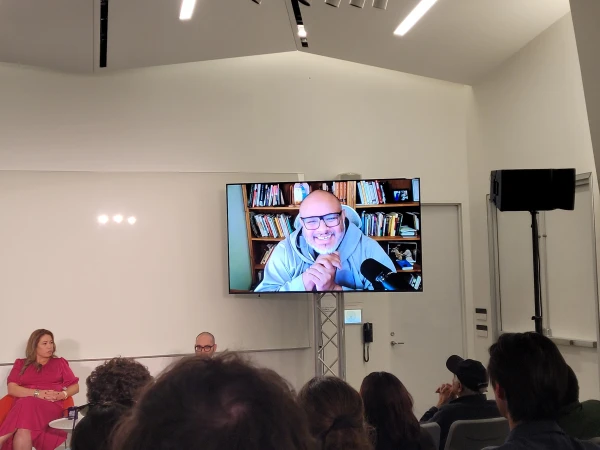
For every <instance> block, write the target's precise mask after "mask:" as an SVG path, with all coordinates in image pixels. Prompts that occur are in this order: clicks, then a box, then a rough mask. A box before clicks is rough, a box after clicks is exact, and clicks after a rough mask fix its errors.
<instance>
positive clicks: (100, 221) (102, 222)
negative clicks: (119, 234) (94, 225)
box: [98, 214, 108, 225]
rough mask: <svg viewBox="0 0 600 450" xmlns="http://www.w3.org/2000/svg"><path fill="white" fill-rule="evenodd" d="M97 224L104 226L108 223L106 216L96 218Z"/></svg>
mask: <svg viewBox="0 0 600 450" xmlns="http://www.w3.org/2000/svg"><path fill="white" fill-rule="evenodd" d="M98 223H99V224H101V225H106V224H107V223H108V216H107V215H106V214H102V215H101V216H98Z"/></svg>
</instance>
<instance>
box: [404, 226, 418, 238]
mask: <svg viewBox="0 0 600 450" xmlns="http://www.w3.org/2000/svg"><path fill="white" fill-rule="evenodd" d="M416 235H417V230H415V229H414V228H411V227H409V226H407V225H402V226H400V236H416Z"/></svg>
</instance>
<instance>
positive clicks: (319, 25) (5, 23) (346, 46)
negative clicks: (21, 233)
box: [0, 0, 569, 84]
mask: <svg viewBox="0 0 600 450" xmlns="http://www.w3.org/2000/svg"><path fill="white" fill-rule="evenodd" d="M311 3H312V5H311V6H310V7H307V6H304V5H301V13H302V16H303V21H304V25H305V27H306V30H307V32H308V44H309V47H308V48H302V46H301V45H300V41H299V40H298V37H297V35H296V21H295V18H294V14H293V11H292V7H291V4H290V0H262V2H261V4H260V5H258V4H256V3H254V2H252V1H251V0H197V4H196V10H195V13H194V17H193V18H192V20H190V21H186V22H182V21H180V20H179V9H180V6H181V0H109V16H108V17H109V20H108V56H107V67H106V68H100V67H99V55H100V25H99V22H100V21H99V18H100V0H52V1H42V0H0V61H2V62H9V63H17V64H25V65H33V66H42V67H47V68H51V69H55V70H61V71H69V72H84V73H86V72H87V73H91V72H100V71H107V70H108V71H111V70H122V69H132V68H137V67H148V66H157V65H165V64H176V63H184V62H192V61H204V60H210V59H220V58H231V57H238V56H250V55H258V54H265V53H278V52H286V51H294V50H300V51H306V52H309V53H314V54H318V55H323V56H328V57H332V58H338V59H343V60H348V61H354V62H357V63H362V64H368V65H373V66H377V67H383V68H387V69H392V70H398V71H402V72H407V73H413V74H417V75H423V76H427V77H432V78H437V79H442V80H447V81H453V82H457V83H464V84H473V83H474V82H476V81H477V80H478V79H480V78H481V77H482V76H484V75H485V74H486V73H488V72H490V71H491V70H493V69H494V67H496V66H497V65H499V64H500V63H502V62H503V61H504V60H506V59H507V58H508V57H510V56H511V55H512V54H514V53H515V52H516V51H518V50H519V49H520V48H521V47H523V46H524V45H525V44H527V43H528V42H529V41H530V40H531V39H533V38H534V37H536V36H537V35H538V34H540V33H541V32H542V31H543V30H545V29H546V28H547V27H549V26H550V25H552V24H553V23H554V22H555V21H557V20H558V19H560V18H561V17H562V16H564V15H565V14H566V13H568V12H569V1H568V0H439V1H438V3H437V4H436V5H434V6H433V8H432V9H431V10H430V11H429V13H427V14H426V15H425V17H424V18H423V19H422V20H421V21H420V22H419V23H418V24H417V25H416V26H415V27H414V28H413V30H411V31H410V32H409V33H408V34H406V35H405V36H404V37H397V36H394V35H393V31H394V29H395V28H396V26H397V25H398V24H399V23H400V22H401V20H402V19H403V18H404V17H405V16H406V15H407V14H408V12H410V11H411V10H412V8H413V7H414V6H415V5H416V4H417V3H418V0H389V4H388V8H387V10H385V11H383V10H379V9H375V8H372V7H371V6H370V4H371V1H370V0H367V2H366V6H365V8H364V9H359V8H355V7H353V6H350V5H349V4H348V0H342V3H341V5H340V7H339V8H334V7H331V6H329V5H326V4H325V3H324V2H323V0H311Z"/></svg>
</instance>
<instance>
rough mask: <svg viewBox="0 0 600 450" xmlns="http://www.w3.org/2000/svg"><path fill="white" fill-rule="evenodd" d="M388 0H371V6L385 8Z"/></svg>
mask: <svg viewBox="0 0 600 450" xmlns="http://www.w3.org/2000/svg"><path fill="white" fill-rule="evenodd" d="M387 4H388V0H373V8H377V9H383V10H385V9H387Z"/></svg>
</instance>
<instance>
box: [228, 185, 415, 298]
mask: <svg viewBox="0 0 600 450" xmlns="http://www.w3.org/2000/svg"><path fill="white" fill-rule="evenodd" d="M420 189H421V183H420V179H419V178H393V179H377V180H335V181H308V182H276V181H274V182H270V183H246V184H228V185H227V189H226V191H227V234H228V250H229V292H230V293H231V294H238V293H249V292H255V293H259V294H263V293H270V292H295V293H298V292H337V291H341V290H343V291H344V292H361V291H377V292H384V291H397V292H418V291H422V290H423V271H422V267H423V252H422V250H421V242H422V239H421V229H422V223H421V193H420Z"/></svg>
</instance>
